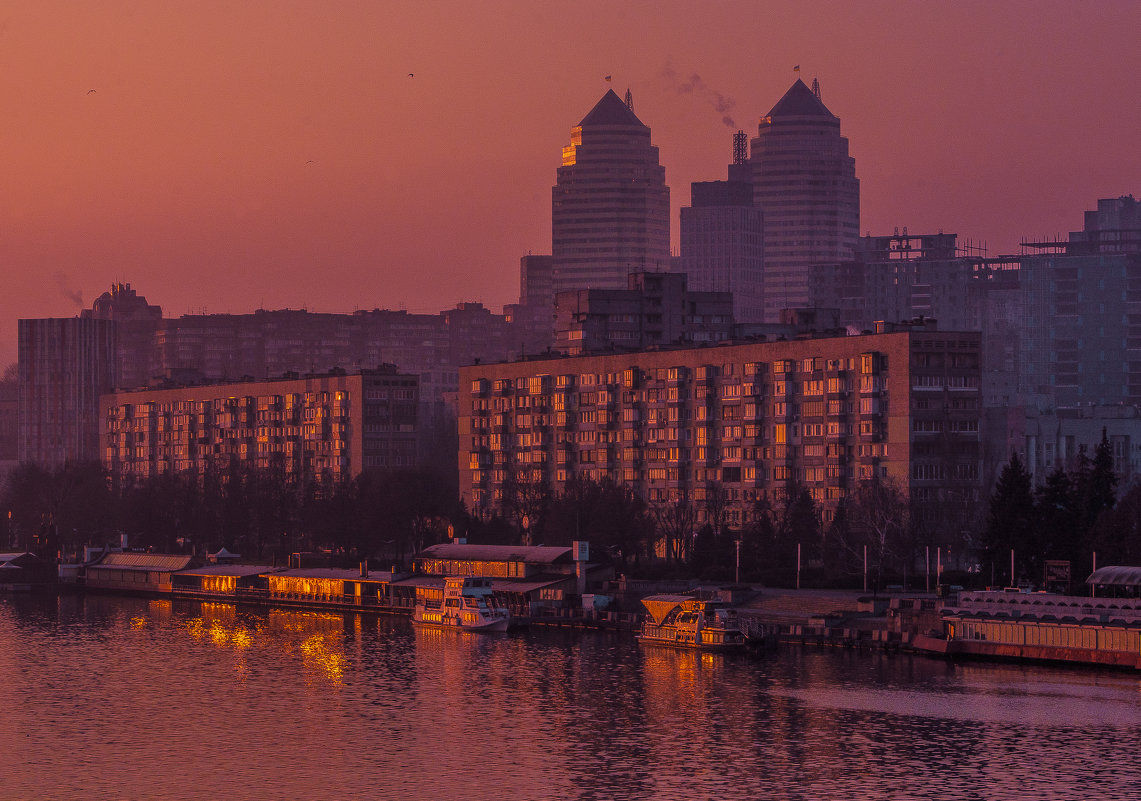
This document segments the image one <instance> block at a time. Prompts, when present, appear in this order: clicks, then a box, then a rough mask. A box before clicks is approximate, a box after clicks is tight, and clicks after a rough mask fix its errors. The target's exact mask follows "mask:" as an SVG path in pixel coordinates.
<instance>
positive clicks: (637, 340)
mask: <svg viewBox="0 0 1141 801" xmlns="http://www.w3.org/2000/svg"><path fill="white" fill-rule="evenodd" d="M732 330H733V298H732V296H731V295H730V294H729V293H728V292H691V291H689V290H688V289H687V285H686V276H685V275H683V274H679V273H634V274H632V275H631V276H630V278H629V288H628V289H580V290H578V291H576V292H560V293H559V294H558V295H557V296H556V300H555V350H557V351H558V352H560V353H564V354H567V355H575V356H577V355H581V354H583V353H591V352H597V351H603V350H615V349H618V350H642V349H645V348H648V347H651V346H657V345H674V344H680V343H701V342H719V341H722V340H724V339H728V338H729V336H730V334H731V333H732Z"/></svg>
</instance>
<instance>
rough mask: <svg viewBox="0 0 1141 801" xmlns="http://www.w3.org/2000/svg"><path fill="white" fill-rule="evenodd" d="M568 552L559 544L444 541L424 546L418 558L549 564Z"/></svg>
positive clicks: (566, 548) (564, 559)
mask: <svg viewBox="0 0 1141 801" xmlns="http://www.w3.org/2000/svg"><path fill="white" fill-rule="evenodd" d="M570 553H571V549H570V548H568V547H564V546H559V545H474V544H473V545H468V544H466V543H455V542H444V543H440V544H439V545H433V546H431V547H430V548H425V549H424V550H423V551H421V552H420V553H419V555H418V558H420V559H455V560H463V561H471V562H527V563H529V564H551V563H553V562H560V561H563V562H565V561H568V560H569V558H570Z"/></svg>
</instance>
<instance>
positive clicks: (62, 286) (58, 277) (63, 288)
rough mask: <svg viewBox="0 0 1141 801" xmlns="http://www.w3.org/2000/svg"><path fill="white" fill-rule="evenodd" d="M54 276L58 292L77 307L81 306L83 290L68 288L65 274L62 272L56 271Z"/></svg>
mask: <svg viewBox="0 0 1141 801" xmlns="http://www.w3.org/2000/svg"><path fill="white" fill-rule="evenodd" d="M54 277H55V285H56V287H58V288H59V293H60V294H61V295H63V296H64V297H65V298H67V299H68V300H70V301H71V302H72V303H73V304H74V305H75V306H77V307H78V308H83V290H82V289H71V288H69V287H68V283H69V282H68V280H67V276H66V275H64V274H63V273H62V272H56V273H55V276H54Z"/></svg>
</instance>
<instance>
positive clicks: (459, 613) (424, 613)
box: [412, 576, 511, 631]
mask: <svg viewBox="0 0 1141 801" xmlns="http://www.w3.org/2000/svg"><path fill="white" fill-rule="evenodd" d="M412 622H413V623H414V624H416V625H421V626H436V627H440V628H449V629H457V630H462V631H507V627H508V626H510V625H511V612H510V611H509V610H507V609H505V608H504V607H502V606H499V605H498V604H496V602H495V597H494V595H493V594H492V590H491V579H489V578H477V577H473V576H448V577H447V578H446V579H444V591H443V596H442V597H441V596H440V595H439V591H438V590H437V591H433V590H431V589H427V588H421V589H417V591H416V605H415V606H414V607H413V609H412Z"/></svg>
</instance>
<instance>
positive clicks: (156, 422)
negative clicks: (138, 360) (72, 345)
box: [101, 370, 419, 480]
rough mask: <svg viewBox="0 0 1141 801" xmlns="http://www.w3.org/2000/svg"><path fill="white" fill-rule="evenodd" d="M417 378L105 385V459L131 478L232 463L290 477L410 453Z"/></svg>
mask: <svg viewBox="0 0 1141 801" xmlns="http://www.w3.org/2000/svg"><path fill="white" fill-rule="evenodd" d="M418 385H419V378H418V376H415V375H402V374H399V373H396V372H389V371H385V370H362V371H360V372H357V373H344V372H342V371H335V372H332V373H328V374H321V375H310V376H306V377H297V378H286V379H280V380H272V381H246V382H238V383H216V384H204V385H196V386H180V387H173V388H161V389H146V390H137V391H133V392H117V393H112V394H107V395H103V396H102V398H101V405H102V408H103V416H102V417H103V463H104V466H105V467H106V468H107V469H108V470H109V471H110V472H111V474H112V475H113V476H116V477H118V478H122V479H126V480H131V479H142V478H146V477H149V476H155V475H161V474H163V473H183V474H198V475H202V474H204V473H206V472H207V471H210V470H216V471H225V470H227V469H228V468H229V466H230V465H231V464H233V463H235V462H236V463H238V464H240V465H242V466H245V467H249V468H261V469H267V468H275V469H280V470H283V471H284V472H285V473H286V475H289V476H292V477H301V476H307V477H313V476H330V477H333V478H339V477H351V476H356V475H358V474H359V473H361V472H362V471H364V470H366V469H371V468H380V469H384V468H399V467H411V466H414V465H415V462H416V422H417V402H418V389H419V387H418Z"/></svg>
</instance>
